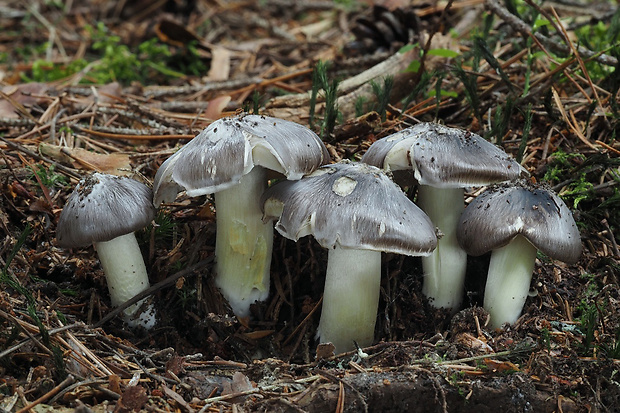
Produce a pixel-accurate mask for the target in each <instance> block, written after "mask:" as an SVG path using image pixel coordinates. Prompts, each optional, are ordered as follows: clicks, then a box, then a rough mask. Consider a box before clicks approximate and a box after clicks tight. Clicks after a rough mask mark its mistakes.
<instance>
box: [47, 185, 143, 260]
mask: <svg viewBox="0 0 620 413" xmlns="http://www.w3.org/2000/svg"><path fill="white" fill-rule="evenodd" d="M154 217H155V208H154V207H153V192H152V191H151V189H150V188H149V187H147V186H146V185H144V184H143V183H141V182H138V181H136V180H134V179H131V178H127V177H121V176H114V175H107V174H101V173H93V174H91V175H89V176H87V177H85V178H82V179H81V180H80V182H79V183H78V184H77V186H76V187H75V190H74V191H73V193H72V194H71V195H70V196H69V199H68V200H67V204H66V205H65V207H64V208H63V210H62V212H61V213H60V219H59V220H58V226H57V228H56V239H57V240H58V245H59V246H61V247H65V248H77V247H85V246H88V245H91V244H93V243H95V242H103V241H109V240H111V239H114V238H116V237H119V236H121V235H125V234H129V233H131V232H134V231H136V230H138V229H140V228H143V227H145V226H146V225H148V224H149V223H150V222H151V221H152V220H153V218H154Z"/></svg>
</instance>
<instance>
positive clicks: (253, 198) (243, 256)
mask: <svg viewBox="0 0 620 413" xmlns="http://www.w3.org/2000/svg"><path fill="white" fill-rule="evenodd" d="M266 187H267V175H266V170H265V169H264V168H262V167H259V166H255V167H254V169H252V171H250V173H248V174H246V175H244V176H243V177H242V178H241V182H239V184H237V185H235V186H233V187H230V188H228V189H225V190H223V191H219V192H217V193H216V194H215V209H216V214H217V233H216V241H215V257H216V272H217V274H216V278H215V284H216V285H217V286H218V287H219V288H220V290H221V291H222V294H223V295H224V297H225V298H226V299H227V300H228V302H229V303H230V306H231V307H232V309H233V311H234V313H235V314H236V315H237V316H239V317H247V316H249V315H250V304H252V303H253V302H255V301H263V300H265V299H266V298H267V296H268V295H269V268H270V266H271V251H272V248H273V225H272V223H271V222H268V223H266V224H265V223H263V213H262V211H261V209H260V197H261V195H262V194H263V191H264V190H265V189H266Z"/></svg>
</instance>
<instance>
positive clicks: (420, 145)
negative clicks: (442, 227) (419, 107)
mask: <svg viewBox="0 0 620 413" xmlns="http://www.w3.org/2000/svg"><path fill="white" fill-rule="evenodd" d="M362 162H364V163H367V164H369V165H373V166H376V167H379V168H383V169H385V170H388V171H396V170H411V169H412V170H413V173H414V177H415V179H416V180H417V181H418V182H419V183H420V184H421V185H429V186H433V187H438V188H464V187H469V186H482V185H488V184H491V183H495V182H502V181H509V180H514V179H517V178H519V177H520V176H522V175H526V174H527V172H526V171H525V170H524V169H523V168H522V167H521V165H519V163H518V162H516V161H515V160H514V159H512V158H511V157H510V156H508V155H507V154H506V152H504V151H503V150H502V149H501V148H499V147H498V146H496V145H494V144H492V143H491V142H489V141H487V140H485V139H484V138H482V137H481V136H479V135H477V134H475V133H472V132H469V131H465V130H462V129H458V128H451V127H448V126H444V125H441V124H438V123H419V124H417V125H415V126H412V127H410V128H407V129H404V130H402V131H400V132H396V133H394V134H392V135H389V136H386V137H384V138H382V139H379V140H378V141H376V142H375V143H373V144H372V145H371V146H370V148H368V151H366V153H365V154H364V156H363V157H362Z"/></svg>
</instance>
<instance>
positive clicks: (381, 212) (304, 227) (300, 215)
mask: <svg viewBox="0 0 620 413" xmlns="http://www.w3.org/2000/svg"><path fill="white" fill-rule="evenodd" d="M261 205H264V213H265V219H278V221H277V223H276V226H275V227H276V229H277V230H278V232H280V233H281V234H282V235H283V236H285V237H287V238H289V239H292V240H295V241H297V240H298V239H299V238H301V237H304V236H306V235H310V234H312V235H313V236H314V238H315V239H316V240H317V241H318V243H319V244H320V245H321V246H322V247H324V248H334V247H335V246H336V245H338V246H340V247H342V248H351V249H360V250H375V251H383V252H392V253H397V254H404V255H428V254H430V253H431V252H432V251H433V249H435V247H436V246H437V236H436V234H435V226H434V225H433V224H432V223H431V221H430V219H429V218H428V217H427V216H426V214H425V213H424V212H423V211H422V210H421V209H420V208H418V207H417V206H416V205H415V204H414V203H413V202H411V201H410V200H409V199H408V198H407V196H406V195H405V194H404V193H403V192H402V190H401V189H400V188H399V187H398V186H397V185H396V184H395V183H393V182H392V181H391V180H390V179H389V178H388V176H387V175H386V174H385V173H384V172H383V171H381V170H380V169H378V168H375V167H373V166H370V165H366V164H361V163H344V162H341V163H337V164H332V165H324V166H322V167H320V168H319V169H317V170H316V171H315V172H313V173H312V174H311V175H308V176H306V177H304V178H302V179H301V180H299V181H283V182H279V183H277V184H275V185H273V186H272V187H270V188H269V189H267V191H265V193H264V194H263V197H262V202H261Z"/></svg>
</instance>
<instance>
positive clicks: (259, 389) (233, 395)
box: [201, 374, 323, 411]
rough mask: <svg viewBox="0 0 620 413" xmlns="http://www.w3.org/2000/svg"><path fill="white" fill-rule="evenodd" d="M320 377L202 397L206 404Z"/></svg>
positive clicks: (315, 378)
mask: <svg viewBox="0 0 620 413" xmlns="http://www.w3.org/2000/svg"><path fill="white" fill-rule="evenodd" d="M322 378H323V376H322V375H320V374H316V375H314V376H310V377H304V378H303V379H297V380H293V381H292V382H289V381H286V382H281V383H277V384H271V385H269V386H259V387H255V388H253V389H249V390H245V391H241V392H237V393H230V394H225V395H223V396H216V397H210V398H208V399H204V400H203V401H204V402H205V403H206V404H207V405H208V404H210V403H214V402H220V401H224V400H229V399H234V398H235V397H239V396H248V395H250V394H254V393H260V392H264V391H271V390H276V389H278V388H280V387H284V386H286V385H288V384H290V383H295V384H304V383H312V382H314V381H317V380H320V379H322ZM201 411H202V410H201Z"/></svg>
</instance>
